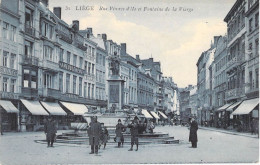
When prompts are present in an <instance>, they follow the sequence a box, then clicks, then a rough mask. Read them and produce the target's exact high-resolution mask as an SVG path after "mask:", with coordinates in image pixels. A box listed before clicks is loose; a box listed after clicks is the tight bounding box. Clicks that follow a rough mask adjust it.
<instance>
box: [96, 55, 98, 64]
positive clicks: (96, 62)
mask: <svg viewBox="0 0 260 165" xmlns="http://www.w3.org/2000/svg"><path fill="white" fill-rule="evenodd" d="M98 58H99V54H98V53H97V56H96V63H97V64H98V63H99V62H98V61H99V59H98Z"/></svg>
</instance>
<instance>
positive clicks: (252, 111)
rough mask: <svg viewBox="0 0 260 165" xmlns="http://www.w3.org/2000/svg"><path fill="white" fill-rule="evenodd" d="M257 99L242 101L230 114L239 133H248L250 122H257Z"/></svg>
mask: <svg viewBox="0 0 260 165" xmlns="http://www.w3.org/2000/svg"><path fill="white" fill-rule="evenodd" d="M258 113H259V98H255V99H250V100H244V101H243V102H242V103H241V104H240V105H239V106H238V107H237V109H236V110H235V111H234V112H233V113H232V114H231V115H233V116H234V119H233V120H234V122H235V123H236V124H237V129H238V130H239V131H250V130H251V127H252V121H253V120H258V119H259V117H258Z"/></svg>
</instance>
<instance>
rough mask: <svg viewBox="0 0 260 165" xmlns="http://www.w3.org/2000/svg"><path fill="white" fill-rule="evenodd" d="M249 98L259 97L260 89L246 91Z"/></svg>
mask: <svg viewBox="0 0 260 165" xmlns="http://www.w3.org/2000/svg"><path fill="white" fill-rule="evenodd" d="M246 96H247V98H255V97H258V96H259V88H252V89H249V90H247V91H246Z"/></svg>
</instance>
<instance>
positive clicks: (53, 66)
mask: <svg viewBox="0 0 260 165" xmlns="http://www.w3.org/2000/svg"><path fill="white" fill-rule="evenodd" d="M42 67H43V68H46V69H51V70H55V71H57V70H58V68H59V64H58V63H56V62H53V61H50V60H43V62H42Z"/></svg>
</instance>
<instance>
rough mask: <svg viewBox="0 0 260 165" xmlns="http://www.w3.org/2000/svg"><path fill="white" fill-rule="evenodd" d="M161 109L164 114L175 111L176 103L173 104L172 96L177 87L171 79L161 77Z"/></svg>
mask: <svg viewBox="0 0 260 165" xmlns="http://www.w3.org/2000/svg"><path fill="white" fill-rule="evenodd" d="M162 85H163V107H164V110H165V113H166V114H169V113H171V112H173V111H175V110H176V103H175V102H174V94H175V90H176V89H177V85H176V84H175V83H174V82H173V80H172V77H163V78H162Z"/></svg>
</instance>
